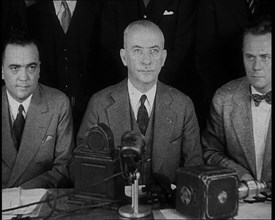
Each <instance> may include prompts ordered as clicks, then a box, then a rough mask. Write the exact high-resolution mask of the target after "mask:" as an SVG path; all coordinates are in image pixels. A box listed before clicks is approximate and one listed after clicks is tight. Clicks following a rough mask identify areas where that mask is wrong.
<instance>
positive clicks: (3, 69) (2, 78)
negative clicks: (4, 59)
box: [2, 66, 5, 80]
mask: <svg viewBox="0 0 275 220" xmlns="http://www.w3.org/2000/svg"><path fill="white" fill-rule="evenodd" d="M4 78H5V77H4V67H3V66H2V79H3V80H4Z"/></svg>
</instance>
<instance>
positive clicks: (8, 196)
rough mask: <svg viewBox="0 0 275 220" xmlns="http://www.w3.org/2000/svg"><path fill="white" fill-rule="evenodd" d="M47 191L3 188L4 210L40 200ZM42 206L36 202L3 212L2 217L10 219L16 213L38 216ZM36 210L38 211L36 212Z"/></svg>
mask: <svg viewBox="0 0 275 220" xmlns="http://www.w3.org/2000/svg"><path fill="white" fill-rule="evenodd" d="M46 192H47V190H46V189H21V188H20V187H15V188H8V189H2V211H3V210H5V209H9V208H13V207H17V206H20V205H26V204H30V203H34V202H39V201H40V200H41V199H42V197H43V196H44V195H45V194H46ZM40 208H41V205H40V204H35V205H32V206H27V207H25V208H20V209H16V210H11V211H8V212H2V219H10V218H12V217H14V216H16V215H23V216H24V215H25V216H34V215H35V216H37V215H38V213H39V211H40ZM34 210H35V211H36V212H35V213H34Z"/></svg>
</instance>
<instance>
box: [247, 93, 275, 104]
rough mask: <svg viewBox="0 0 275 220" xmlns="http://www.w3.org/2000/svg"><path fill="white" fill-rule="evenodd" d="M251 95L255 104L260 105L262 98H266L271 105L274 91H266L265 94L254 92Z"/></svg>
mask: <svg viewBox="0 0 275 220" xmlns="http://www.w3.org/2000/svg"><path fill="white" fill-rule="evenodd" d="M251 97H252V99H253V100H254V102H255V106H259V105H260V102H261V101H262V100H265V101H266V102H267V103H268V104H270V105H271V99H272V91H270V92H268V93H266V94H265V95H259V94H252V95H251Z"/></svg>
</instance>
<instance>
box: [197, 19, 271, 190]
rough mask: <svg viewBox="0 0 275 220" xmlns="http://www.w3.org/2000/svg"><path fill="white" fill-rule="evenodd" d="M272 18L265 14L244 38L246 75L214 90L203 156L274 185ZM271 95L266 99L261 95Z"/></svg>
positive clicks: (247, 31)
mask: <svg viewBox="0 0 275 220" xmlns="http://www.w3.org/2000/svg"><path fill="white" fill-rule="evenodd" d="M271 56H272V54H271V21H270V20H269V19H260V20H259V21H257V22H256V24H255V25H253V26H251V27H248V28H247V29H246V31H245V34H244V39H243V60H244V66H245V70H246V77H241V78H238V79H236V80H233V81H231V82H229V83H227V84H226V85H224V86H222V87H221V88H220V89H218V90H217V92H216V93H215V95H214V98H213V101H212V106H211V110H210V117H209V119H208V123H207V128H206V130H205V131H204V133H203V135H202V145H203V149H204V158H205V160H206V162H207V163H210V164H219V165H221V166H225V167H228V168H232V169H234V170H236V171H237V173H238V175H239V178H240V180H244V181H248V180H253V179H255V180H260V181H265V182H266V183H267V184H268V186H269V187H271V178H272V172H271V171H272V170H271V87H272V82H271V75H272V70H271ZM255 94H256V95H255ZM263 94H266V95H265V96H264V97H263V98H264V100H262V101H261V102H259V100H258V97H259V98H261V95H263Z"/></svg>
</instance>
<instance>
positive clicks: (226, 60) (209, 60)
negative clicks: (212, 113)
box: [195, 0, 272, 113]
mask: <svg viewBox="0 0 275 220" xmlns="http://www.w3.org/2000/svg"><path fill="white" fill-rule="evenodd" d="M258 2H259V5H258V7H257V10H256V11H255V13H254V15H255V17H254V18H253V16H252V15H251V14H250V12H249V9H248V4H247V0H202V1H200V3H199V7H198V18H197V25H196V42H195V44H196V45H195V48H196V49H195V50H196V66H197V71H198V74H199V76H200V78H201V80H202V86H203V91H204V92H203V98H204V106H205V107H204V109H205V110H204V111H205V112H207V113H208V112H209V106H210V104H211V99H212V97H213V95H214V93H215V91H216V90H217V89H218V88H219V87H221V86H222V85H224V84H225V83H227V82H229V81H231V80H233V79H236V78H239V77H242V76H244V66H243V57H242V32H243V29H244V27H245V26H247V25H248V24H249V22H251V21H252V20H253V19H256V18H257V17H260V16H261V15H265V14H271V8H272V7H271V0H259V1H258Z"/></svg>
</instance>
